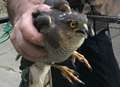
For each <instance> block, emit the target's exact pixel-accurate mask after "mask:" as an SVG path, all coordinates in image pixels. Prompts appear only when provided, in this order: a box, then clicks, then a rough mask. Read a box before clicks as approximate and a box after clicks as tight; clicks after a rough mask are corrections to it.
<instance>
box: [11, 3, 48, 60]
mask: <svg viewBox="0 0 120 87" xmlns="http://www.w3.org/2000/svg"><path fill="white" fill-rule="evenodd" d="M38 10H40V11H45V12H49V11H50V7H49V6H47V5H45V4H41V5H39V6H35V7H33V8H31V9H29V10H27V11H26V12H25V13H24V14H23V15H22V16H21V17H20V18H19V19H18V20H17V21H16V23H15V25H14V29H13V32H12V34H11V42H12V44H13V46H14V47H15V49H16V51H17V52H18V53H19V54H20V55H22V56H23V57H24V58H26V59H28V60H30V61H37V60H39V59H40V58H41V57H44V56H46V55H47V52H46V50H45V49H44V48H43V47H42V45H43V44H44V43H43V42H44V37H43V35H42V34H41V33H40V32H38V31H37V29H36V28H35V27H34V25H33V21H32V20H33V19H32V13H33V12H36V11H38Z"/></svg>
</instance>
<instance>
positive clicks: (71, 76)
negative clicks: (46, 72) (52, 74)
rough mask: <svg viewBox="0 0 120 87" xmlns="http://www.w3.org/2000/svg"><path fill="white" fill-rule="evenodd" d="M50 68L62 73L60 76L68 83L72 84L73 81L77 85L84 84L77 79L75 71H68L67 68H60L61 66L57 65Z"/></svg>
mask: <svg viewBox="0 0 120 87" xmlns="http://www.w3.org/2000/svg"><path fill="white" fill-rule="evenodd" d="M52 67H55V68H57V69H58V70H60V72H61V73H62V75H63V76H64V77H65V78H67V79H68V81H69V82H70V83H73V81H77V82H79V83H82V84H85V83H84V82H82V81H81V80H80V79H79V78H78V77H79V75H78V73H77V72H76V71H74V70H73V69H70V68H68V67H67V66H62V65H57V64H54V65H52Z"/></svg>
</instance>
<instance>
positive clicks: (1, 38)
mask: <svg viewBox="0 0 120 87" xmlns="http://www.w3.org/2000/svg"><path fill="white" fill-rule="evenodd" d="M2 29H3V34H2V35H0V44H2V43H4V42H5V41H7V40H8V39H9V38H10V33H11V31H12V25H11V24H10V22H7V23H5V24H3V26H2Z"/></svg>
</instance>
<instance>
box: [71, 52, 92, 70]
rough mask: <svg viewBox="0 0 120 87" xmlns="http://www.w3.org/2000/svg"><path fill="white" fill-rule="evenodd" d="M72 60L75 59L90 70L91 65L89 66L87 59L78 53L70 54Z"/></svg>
mask: <svg viewBox="0 0 120 87" xmlns="http://www.w3.org/2000/svg"><path fill="white" fill-rule="evenodd" d="M72 58H73V59H74V61H75V59H76V58H77V59H78V60H79V61H80V62H82V63H84V64H85V65H86V66H87V67H88V69H89V70H92V67H91V65H90V64H89V62H88V61H87V59H86V58H85V57H84V56H83V55H82V54H80V53H78V52H77V51H74V52H73V54H72Z"/></svg>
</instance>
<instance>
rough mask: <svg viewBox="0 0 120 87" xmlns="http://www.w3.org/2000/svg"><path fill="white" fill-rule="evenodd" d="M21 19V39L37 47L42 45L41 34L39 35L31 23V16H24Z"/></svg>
mask: <svg viewBox="0 0 120 87" xmlns="http://www.w3.org/2000/svg"><path fill="white" fill-rule="evenodd" d="M22 18H25V19H22V20H21V21H22V23H21V26H20V28H21V32H22V34H23V38H24V39H26V40H27V41H29V42H32V43H34V44H37V45H42V44H43V43H42V42H43V34H41V33H39V32H38V31H37V29H36V28H35V27H34V25H33V23H32V16H31V14H29V13H28V14H25V15H24V16H23V17H22Z"/></svg>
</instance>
